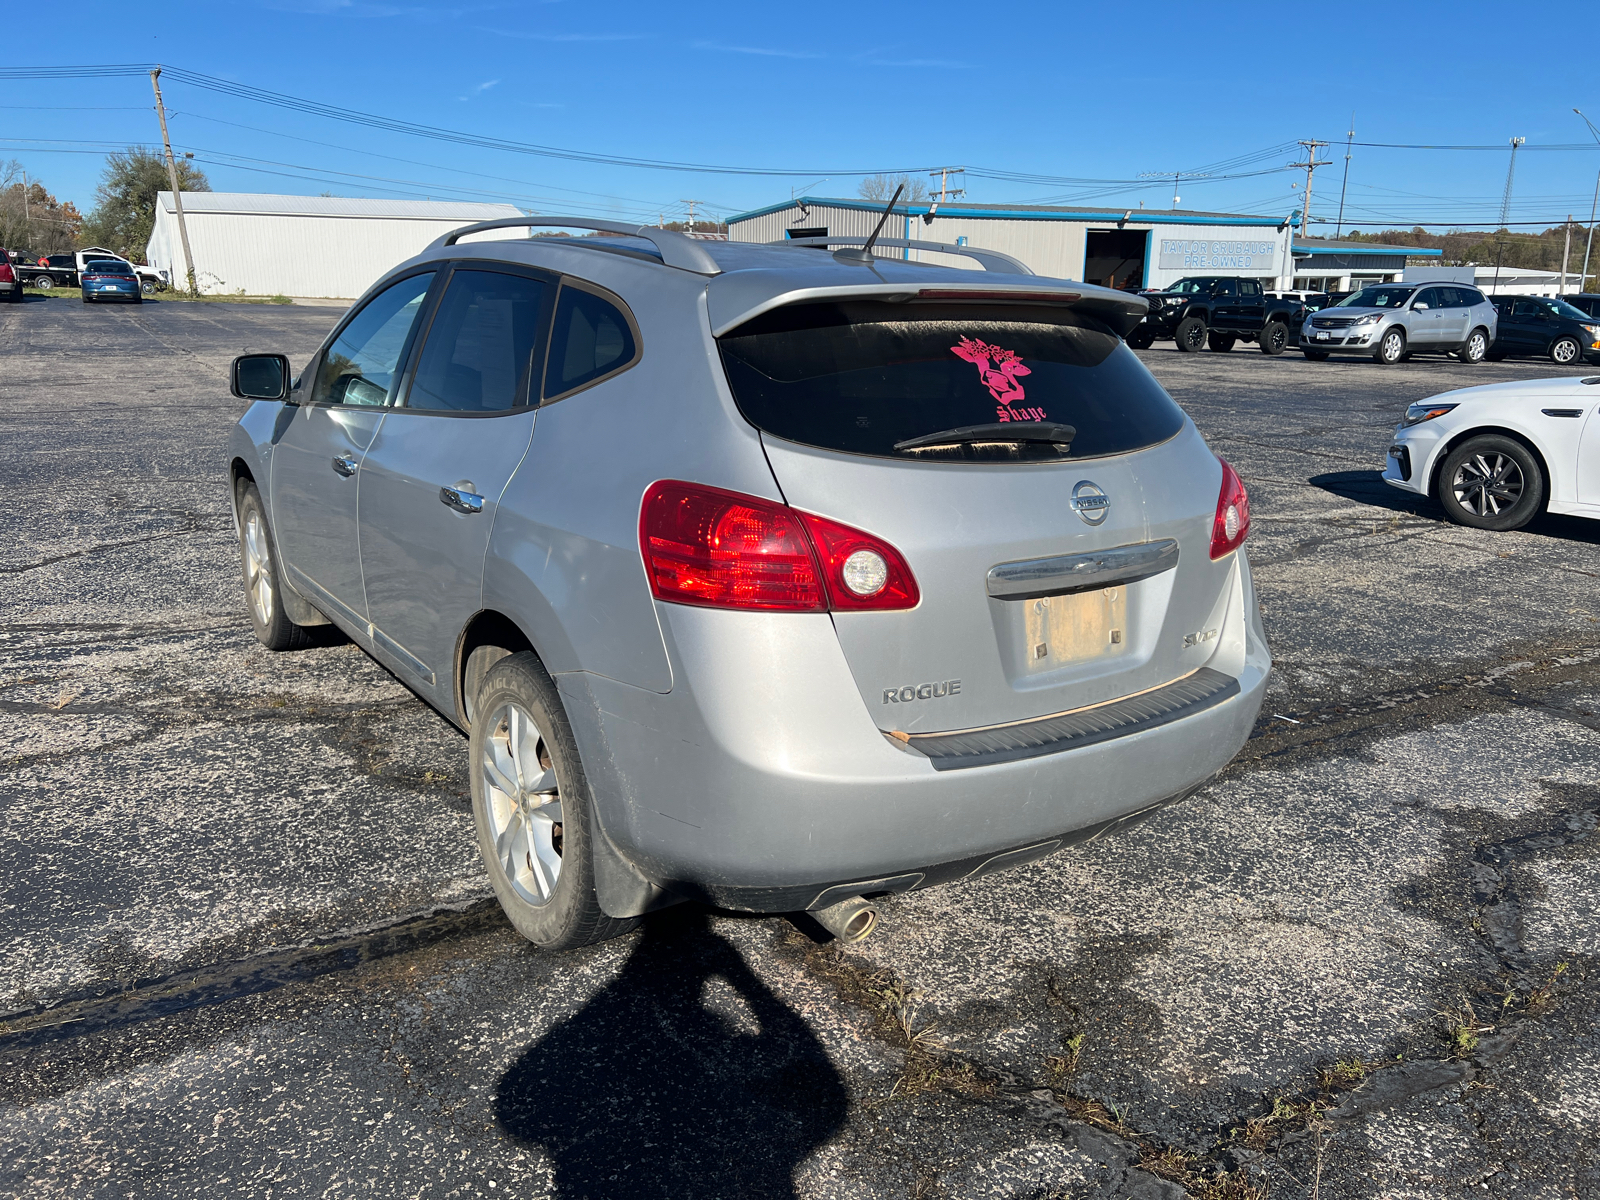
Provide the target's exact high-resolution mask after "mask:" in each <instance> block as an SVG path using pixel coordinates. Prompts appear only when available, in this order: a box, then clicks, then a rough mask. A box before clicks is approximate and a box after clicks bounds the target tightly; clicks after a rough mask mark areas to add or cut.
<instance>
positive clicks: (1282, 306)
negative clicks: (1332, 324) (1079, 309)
mask: <svg viewBox="0 0 1600 1200" xmlns="http://www.w3.org/2000/svg"><path fill="white" fill-rule="evenodd" d="M1140 295H1142V296H1143V297H1144V298H1145V299H1146V300H1148V301H1149V302H1150V311H1149V313H1148V314H1146V316H1145V319H1144V320H1143V321H1142V322H1140V324H1139V325H1138V326H1137V327H1136V328H1135V329H1134V330H1133V331H1132V332H1130V333H1129V334H1128V345H1130V346H1132V347H1133V348H1134V349H1135V350H1144V349H1147V348H1148V347H1149V346H1150V344H1151V343H1152V342H1154V341H1155V340H1156V339H1157V338H1171V339H1172V340H1173V341H1174V342H1176V343H1177V344H1178V349H1179V350H1184V351H1188V352H1191V353H1192V352H1194V351H1196V350H1200V349H1202V348H1203V347H1205V346H1210V347H1211V349H1213V350H1232V349H1233V347H1234V345H1235V344H1236V343H1238V342H1255V343H1256V344H1258V345H1259V346H1260V347H1261V352H1262V353H1263V354H1281V353H1283V351H1284V348H1285V347H1287V346H1289V345H1290V344H1291V343H1292V342H1293V341H1294V334H1295V331H1296V330H1297V329H1299V327H1300V322H1301V319H1302V317H1303V315H1304V309H1303V308H1302V306H1301V305H1300V303H1299V301H1297V300H1279V299H1275V298H1272V297H1269V296H1268V295H1267V293H1266V292H1265V291H1263V290H1262V287H1261V281H1260V280H1259V279H1240V278H1235V277H1233V276H1227V275H1202V276H1195V277H1194V278H1190V279H1180V280H1178V282H1177V283H1174V284H1172V285H1171V286H1170V287H1167V288H1163V289H1159V290H1151V291H1145V292H1141V293H1140Z"/></svg>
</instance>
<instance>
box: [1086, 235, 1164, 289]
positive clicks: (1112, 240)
mask: <svg viewBox="0 0 1600 1200" xmlns="http://www.w3.org/2000/svg"><path fill="white" fill-rule="evenodd" d="M1087 237H1088V241H1087V243H1086V245H1085V246H1084V253H1083V281H1084V282H1085V283H1098V284H1099V285H1100V286H1101V287H1109V288H1121V289H1122V290H1123V291H1125V292H1136V291H1138V290H1139V289H1140V288H1142V287H1143V286H1144V263H1145V254H1146V252H1147V251H1148V249H1149V246H1150V231H1149V230H1146V229H1091V230H1090V231H1089V232H1088V235H1087Z"/></svg>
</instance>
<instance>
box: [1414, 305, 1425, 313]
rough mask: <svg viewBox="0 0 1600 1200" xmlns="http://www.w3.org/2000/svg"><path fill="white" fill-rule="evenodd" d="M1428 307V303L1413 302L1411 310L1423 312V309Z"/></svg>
mask: <svg viewBox="0 0 1600 1200" xmlns="http://www.w3.org/2000/svg"><path fill="white" fill-rule="evenodd" d="M1427 307H1428V306H1427V305H1426V304H1413V305H1412V306H1411V311H1412V312H1422V311H1423V310H1424V309H1426V308H1427Z"/></svg>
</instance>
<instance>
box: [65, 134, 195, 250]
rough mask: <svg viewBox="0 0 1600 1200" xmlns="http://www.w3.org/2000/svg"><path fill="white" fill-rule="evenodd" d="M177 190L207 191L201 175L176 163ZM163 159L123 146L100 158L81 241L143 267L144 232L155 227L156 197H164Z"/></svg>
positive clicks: (181, 162)
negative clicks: (91, 206) (102, 164)
mask: <svg viewBox="0 0 1600 1200" xmlns="http://www.w3.org/2000/svg"><path fill="white" fill-rule="evenodd" d="M178 186H179V187H180V188H182V189H183V190H184V191H186V192H209V191H210V190H211V184H210V183H209V182H208V181H207V179H206V177H205V175H204V173H202V172H201V171H199V170H197V169H196V168H195V167H192V166H190V165H189V164H188V162H186V161H185V160H183V159H179V160H178ZM171 190H172V184H171V181H170V180H169V179H168V177H167V160H166V158H165V157H164V156H162V155H161V154H160V153H159V152H157V151H153V150H146V149H144V148H143V147H141V146H129V147H128V148H127V149H126V150H124V151H121V152H116V151H113V152H112V153H110V154H108V155H106V166H105V170H104V171H103V172H102V173H101V176H100V185H99V186H98V187H97V188H95V192H94V198H95V206H94V211H93V212H91V213H90V214H89V219H88V220H87V221H85V222H84V227H83V236H84V238H85V239H87V240H88V241H89V242H90V243H91V244H93V245H96V246H104V247H105V248H106V249H107V250H115V251H116V252H117V253H118V254H121V255H124V256H126V257H127V258H128V260H129V261H130V262H143V261H144V251H145V247H146V246H147V245H148V244H149V242H150V231H151V229H153V228H154V227H155V223H156V195H157V193H159V192H170V191H171Z"/></svg>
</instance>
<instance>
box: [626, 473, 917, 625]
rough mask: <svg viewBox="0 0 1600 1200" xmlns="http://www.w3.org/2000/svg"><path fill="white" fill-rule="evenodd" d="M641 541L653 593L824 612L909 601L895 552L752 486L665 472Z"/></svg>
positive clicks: (909, 586) (698, 601)
mask: <svg viewBox="0 0 1600 1200" xmlns="http://www.w3.org/2000/svg"><path fill="white" fill-rule="evenodd" d="M639 549H640V552H641V553H642V554H643V555H644V565H645V572H646V574H648V575H649V577H650V590H651V591H652V592H653V593H654V594H655V596H656V598H657V599H658V600H670V601H672V602H673V603H675V604H694V605H699V606H701V607H705V608H744V609H759V610H762V611H766V612H826V611H827V610H828V609H830V608H833V609H840V610H861V609H886V608H913V607H915V606H916V604H917V602H918V598H919V597H918V592H917V583H916V580H915V579H914V578H913V577H912V575H911V568H910V567H908V566H907V565H906V561H905V559H904V558H903V557H901V555H900V552H899V551H897V550H896V549H895V548H894V547H893V546H890V545H889V544H888V543H887V542H884V541H882V540H881V539H879V538H875V537H872V536H871V535H870V534H865V533H862V532H861V531H860V530H859V529H852V528H850V527H849V526H848V525H841V524H839V523H838V522H837V521H829V520H827V519H826V518H824V517H818V516H813V515H812V514H810V513H802V512H800V511H798V510H796V509H793V508H790V507H789V506H788V505H786V504H779V503H777V502H776V501H773V500H763V499H761V498H760V497H758V496H747V495H744V494H743V493H740V492H729V491H724V490H723V489H722V488H713V487H705V486H703V485H701V484H695V483H683V482H681V481H678V480H672V479H668V480H662V481H661V482H659V483H653V484H651V485H650V487H649V489H648V490H647V491H646V492H645V494H644V503H643V505H642V506H641V507H640V511H639Z"/></svg>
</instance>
